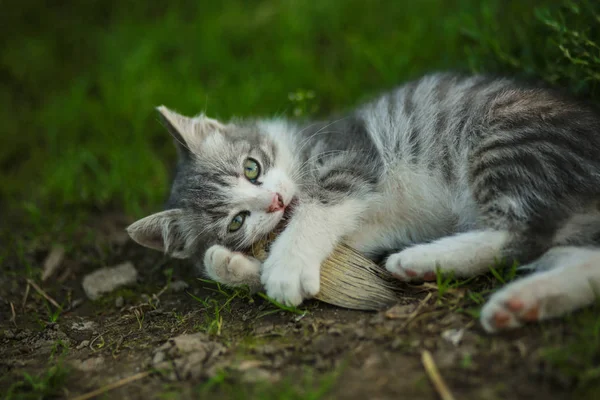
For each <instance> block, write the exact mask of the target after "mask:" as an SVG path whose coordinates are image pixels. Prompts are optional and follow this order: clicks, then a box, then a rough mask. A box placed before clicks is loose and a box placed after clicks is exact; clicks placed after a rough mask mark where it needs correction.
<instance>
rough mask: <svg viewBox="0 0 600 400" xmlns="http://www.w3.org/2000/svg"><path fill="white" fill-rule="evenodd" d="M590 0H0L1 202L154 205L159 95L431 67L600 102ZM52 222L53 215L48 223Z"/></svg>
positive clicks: (323, 110)
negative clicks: (511, 77)
mask: <svg viewBox="0 0 600 400" xmlns="http://www.w3.org/2000/svg"><path fill="white" fill-rule="evenodd" d="M599 4H600V2H597V1H593V2H592V1H571V0H568V1H563V0H546V1H541V0H539V1H527V0H520V1H509V0H489V1H482V0H419V1H410V2H409V1H381V0H380V1H377V0H373V1H364V0H344V1H342V0H319V1H307V0H268V1H248V0H227V1H214V2H209V1H198V0H196V1H181V0H173V1H169V2H155V1H148V2H140V1H131V0H121V1H97V0H89V1H83V2H74V1H66V2H58V1H47V2H40V1H21V2H17V1H12V2H4V3H3V5H2V14H1V15H0V26H2V27H3V28H2V35H0V51H1V59H0V118H1V120H2V128H1V135H0V181H1V184H0V198H1V199H2V203H1V204H0V205H1V207H2V211H1V212H0V218H1V216H2V215H3V216H5V217H7V216H9V215H10V216H19V217H18V218H19V222H20V223H22V224H23V226H26V225H27V223H35V225H37V226H43V227H45V228H49V227H56V226H57V225H56V224H55V223H54V222H55V221H56V220H57V219H60V220H63V221H65V220H69V219H74V218H76V215H86V214H89V213H90V212H93V213H99V212H102V211H104V210H124V211H125V212H127V213H128V214H129V215H132V216H141V215H142V214H143V213H144V212H147V211H149V210H153V209H156V208H158V207H160V206H161V204H162V201H163V200H164V197H165V195H166V191H167V189H168V185H169V182H168V180H169V175H170V169H171V165H172V163H173V161H174V157H175V152H174V148H173V146H172V143H171V138H170V137H169V136H168V134H167V133H166V132H165V131H164V130H163V129H162V127H161V125H160V124H159V122H158V120H157V117H156V114H155V111H154V107H156V106H157V105H160V104H165V105H168V106H169V107H171V108H174V109H176V110H179V111H181V112H183V113H187V114H195V113H198V112H200V111H203V110H205V111H206V112H207V113H208V114H209V115H210V116H212V117H217V118H223V119H227V118H229V117H231V116H233V115H236V116H251V115H254V116H256V115H264V116H270V115H274V114H280V115H289V116H294V115H299V114H316V115H325V114H327V113H329V112H332V111H335V110H342V109H346V108H348V107H351V106H352V105H355V104H356V103H357V102H359V101H361V100H362V99H364V98H366V97H369V96H372V95H374V94H375V93H377V92H378V91H380V90H382V89H389V88H390V87H392V86H394V85H397V84H399V83H401V82H402V81H404V80H406V79H409V78H413V77H416V76H418V75H420V74H423V73H425V72H428V71H432V70H440V69H450V68H452V69H458V70H463V71H485V72H501V73H511V74H517V75H524V76H527V77H531V78H534V79H538V78H539V79H542V80H544V81H547V82H551V83H554V84H557V85H560V86H563V87H567V88H569V89H570V90H571V91H573V92H576V93H578V94H581V95H582V96H586V97H589V98H592V99H596V100H598V99H599V98H600V97H599V96H600V93H599V83H600V48H599V47H598V46H599V44H600V5H599ZM53 221H54V222H53Z"/></svg>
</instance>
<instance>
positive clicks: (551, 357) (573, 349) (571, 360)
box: [540, 303, 600, 398]
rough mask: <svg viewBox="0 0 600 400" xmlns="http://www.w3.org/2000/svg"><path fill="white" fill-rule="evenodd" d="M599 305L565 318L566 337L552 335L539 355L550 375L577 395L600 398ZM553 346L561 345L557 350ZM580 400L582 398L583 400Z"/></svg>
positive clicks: (557, 334) (556, 333)
mask: <svg viewBox="0 0 600 400" xmlns="http://www.w3.org/2000/svg"><path fill="white" fill-rule="evenodd" d="M599 310H600V303H598V304H596V306H595V307H594V308H591V309H585V310H581V311H578V312H576V313H574V314H573V315H570V316H567V317H566V319H567V326H568V329H567V333H566V334H564V333H563V332H556V331H552V332H549V333H547V334H546V335H545V336H546V337H545V340H546V341H547V342H548V343H552V344H551V345H549V346H546V347H545V348H542V349H541V351H540V355H541V357H542V359H543V360H544V361H545V362H546V363H547V365H548V366H550V368H551V371H552V370H553V371H554V373H555V374H558V375H559V376H560V377H561V378H562V380H563V381H564V380H565V379H566V380H567V381H568V382H571V383H572V384H573V385H574V386H575V389H576V391H577V392H578V395H581V396H583V395H584V394H585V395H586V396H591V395H595V396H596V397H594V396H592V397H586V398H597V396H600V316H599V314H598V311H599ZM556 343H560V345H559V346H557V345H556ZM582 398H583V397H582Z"/></svg>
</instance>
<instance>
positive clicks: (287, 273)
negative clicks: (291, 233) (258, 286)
mask: <svg viewBox="0 0 600 400" xmlns="http://www.w3.org/2000/svg"><path fill="white" fill-rule="evenodd" d="M261 281H262V284H263V286H264V288H265V290H266V292H267V296H269V297H270V298H272V299H274V300H276V301H278V302H279V303H282V304H285V305H287V306H297V305H299V304H300V303H302V301H304V299H308V298H311V297H314V296H315V295H316V294H317V293H318V292H319V289H320V265H319V264H318V263H314V262H310V261H303V259H302V258H300V257H294V255H293V254H290V255H289V256H287V257H282V256H278V255H277V253H275V254H271V255H270V256H269V258H267V260H266V261H265V262H264V264H263V272H262V277H261Z"/></svg>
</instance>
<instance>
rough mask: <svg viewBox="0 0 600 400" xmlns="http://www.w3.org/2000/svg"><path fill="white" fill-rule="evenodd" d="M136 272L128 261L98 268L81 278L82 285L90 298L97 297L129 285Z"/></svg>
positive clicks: (135, 277)
mask: <svg viewBox="0 0 600 400" xmlns="http://www.w3.org/2000/svg"><path fill="white" fill-rule="evenodd" d="M137 276H138V272H137V270H136V269H135V267H134V266H133V264H132V263H131V262H129V261H127V262H125V263H123V264H119V265H117V266H114V267H107V268H100V269H97V270H96V271H94V272H92V273H91V274H88V275H86V276H85V277H84V278H83V282H82V286H83V290H84V291H85V294H86V296H87V297H88V298H89V299H91V300H97V299H99V298H100V297H101V296H102V295H103V294H106V293H110V292H112V291H113V290H115V289H117V288H119V287H121V286H125V285H131V284H133V283H135V282H136V280H137Z"/></svg>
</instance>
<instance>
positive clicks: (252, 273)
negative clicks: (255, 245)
mask: <svg viewBox="0 0 600 400" xmlns="http://www.w3.org/2000/svg"><path fill="white" fill-rule="evenodd" d="M260 267H261V262H260V261H258V260H257V259H255V258H252V257H248V256H246V255H244V254H242V253H239V252H233V251H231V250H229V249H227V248H226V247H223V246H220V245H214V246H211V247H210V248H209V249H208V250H206V253H205V254H204V268H205V273H206V275H207V276H208V277H209V278H210V279H212V280H214V281H216V282H219V283H222V284H224V285H226V286H242V285H248V286H250V288H252V289H257V288H259V287H260Z"/></svg>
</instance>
